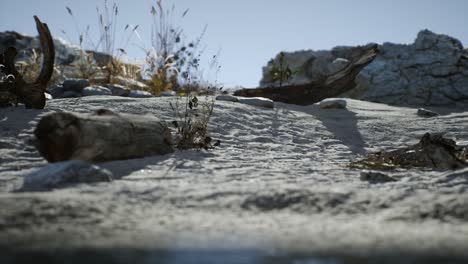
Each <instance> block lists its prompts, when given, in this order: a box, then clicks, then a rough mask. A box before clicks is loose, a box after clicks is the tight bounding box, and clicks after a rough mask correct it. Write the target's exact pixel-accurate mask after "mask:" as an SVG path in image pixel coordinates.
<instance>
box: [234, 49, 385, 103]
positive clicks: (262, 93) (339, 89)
mask: <svg viewBox="0 0 468 264" xmlns="http://www.w3.org/2000/svg"><path fill="white" fill-rule="evenodd" d="M377 47H378V46H377V44H375V45H367V46H365V47H357V48H355V50H354V51H353V52H352V54H351V56H350V61H351V62H350V63H349V65H348V66H347V67H345V68H344V69H343V70H341V71H339V72H337V73H335V74H333V75H330V76H328V77H326V78H323V80H322V81H317V82H312V83H307V84H300V85H286V86H281V87H266V88H253V89H242V90H238V91H236V92H235V93H234V95H236V96H244V97H265V98H270V99H271V100H273V101H278V102H283V103H289V104H297V105H309V104H313V103H316V102H320V101H322V100H323V99H326V98H330V97H336V96H338V95H340V94H342V93H344V92H347V91H349V90H351V89H353V88H354V87H356V83H355V82H354V79H355V78H356V76H357V75H358V74H359V72H360V71H361V70H362V68H364V67H365V66H367V65H368V64H369V63H371V62H372V61H373V60H374V59H375V57H376V56H377V54H378V48H377Z"/></svg>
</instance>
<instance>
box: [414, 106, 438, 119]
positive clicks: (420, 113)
mask: <svg viewBox="0 0 468 264" xmlns="http://www.w3.org/2000/svg"><path fill="white" fill-rule="evenodd" d="M417 114H418V116H420V117H433V116H438V115H439V114H438V113H436V112H433V111H431V110H427V109H424V108H419V109H418V112H417Z"/></svg>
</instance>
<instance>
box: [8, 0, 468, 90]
mask: <svg viewBox="0 0 468 264" xmlns="http://www.w3.org/2000/svg"><path fill="white" fill-rule="evenodd" d="M0 1H1V6H0V31H5V30H15V31H18V32H21V33H25V34H31V35H35V34H37V33H36V29H35V25H34V20H33V17H32V16H33V15H37V16H39V18H40V19H41V20H42V21H44V22H46V23H47V24H48V25H49V28H50V29H51V32H52V34H53V36H56V37H62V38H64V39H71V40H72V41H73V42H74V43H75V44H77V43H78V33H77V30H76V27H75V23H74V22H73V19H71V18H70V17H69V16H68V14H67V12H66V9H65V7H66V6H69V7H70V8H71V9H72V10H73V12H74V15H75V17H76V20H77V22H78V24H79V27H80V30H84V29H85V28H86V26H87V25H90V26H91V30H93V29H94V30H95V31H94V32H97V30H98V17H97V13H96V6H101V7H102V5H103V4H102V3H103V1H101V0H15V1H12V0H0ZM109 2H110V3H113V2H114V1H112V0H109ZM115 2H116V3H117V5H118V6H119V14H118V18H117V19H118V20H117V28H118V29H121V30H122V31H123V28H124V27H125V25H126V24H132V25H139V28H138V32H139V34H140V36H141V38H142V40H143V43H141V41H140V40H138V39H136V38H133V39H132V41H131V42H130V43H129V45H128V46H126V47H124V48H125V49H126V50H127V52H128V54H129V57H131V58H135V59H142V58H143V56H144V53H143V52H142V51H141V49H140V48H139V47H138V46H141V45H142V44H143V45H145V46H146V47H148V46H149V45H150V30H151V23H152V17H151V14H150V10H151V5H152V4H155V2H156V0H134V1H130V0H116V1H115ZM163 4H164V5H165V6H167V7H170V6H172V5H173V4H175V8H176V9H175V11H176V19H175V21H176V22H177V23H180V26H182V28H183V29H184V32H185V35H186V36H187V37H188V39H195V38H197V37H198V36H199V35H200V33H201V32H202V30H203V28H204V26H205V25H207V26H208V27H207V31H206V34H205V36H204V38H203V40H202V43H203V45H204V46H206V50H205V53H204V54H205V56H204V60H203V61H202V65H201V66H202V67H204V68H205V69H206V71H207V72H208V71H209V69H208V68H209V67H208V64H209V62H208V58H210V57H211V56H213V55H214V54H216V53H217V51H218V50H221V54H220V65H221V71H220V72H219V74H218V76H217V81H218V82H220V83H223V84H224V86H225V87H233V86H236V85H241V86H244V87H256V86H257V85H258V83H259V81H260V79H261V74H262V67H263V66H264V65H265V64H266V63H267V62H268V61H269V60H270V59H271V58H273V57H274V56H275V55H276V54H277V53H279V52H280V51H296V50H303V49H314V50H318V49H330V48H332V47H334V46H341V45H362V44H366V43H369V42H376V43H383V42H394V43H412V42H413V41H414V39H415V38H416V35H417V33H418V32H419V31H420V30H422V29H429V30H432V31H434V32H436V33H443V34H447V35H450V36H453V37H456V38H458V39H460V40H461V41H462V43H463V44H464V45H465V46H467V45H468V15H467V14H468V1H466V0H392V1H389V0H353V1H349V0H288V1H281V0H237V1H228V0H196V1H195V0H163ZM187 8H188V9H189V12H188V13H187V15H186V16H185V17H184V19H179V17H180V15H181V14H182V13H183V12H184V11H185V10H186V9H187ZM62 30H65V31H66V32H67V35H64V34H63V33H62V32H61V31H62ZM117 35H119V33H117ZM94 38H97V37H96V36H94ZM116 39H117V40H116V46H119V45H123V43H124V42H121V41H120V40H121V37H120V36H117V38H116ZM207 76H208V78H214V76H213V73H211V74H208V75H207Z"/></svg>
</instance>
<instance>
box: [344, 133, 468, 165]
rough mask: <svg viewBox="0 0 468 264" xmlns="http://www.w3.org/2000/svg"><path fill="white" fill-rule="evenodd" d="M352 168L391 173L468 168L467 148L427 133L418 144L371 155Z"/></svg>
mask: <svg viewBox="0 0 468 264" xmlns="http://www.w3.org/2000/svg"><path fill="white" fill-rule="evenodd" d="M351 167H355V168H360V169H373V170H375V169H377V170H389V169H396V168H413V167H425V168H431V169H436V170H455V169H460V168H466V167H468V147H467V146H459V145H457V144H456V142H455V141H453V140H452V139H448V138H444V137H443V136H442V135H441V134H430V133H426V134H425V135H424V136H423V137H422V138H421V140H420V141H419V143H417V144H415V145H413V146H409V147H404V148H400V149H397V150H393V151H388V152H385V151H382V152H378V153H375V154H370V155H368V156H367V157H366V158H364V159H363V160H360V161H356V162H353V163H352V164H351Z"/></svg>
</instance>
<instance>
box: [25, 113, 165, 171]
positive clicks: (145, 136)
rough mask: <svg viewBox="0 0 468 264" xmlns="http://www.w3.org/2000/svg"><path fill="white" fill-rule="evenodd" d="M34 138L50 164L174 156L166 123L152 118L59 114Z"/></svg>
mask: <svg viewBox="0 0 468 264" xmlns="http://www.w3.org/2000/svg"><path fill="white" fill-rule="evenodd" d="M34 135H35V136H36V140H37V144H36V147H37V149H38V150H39V152H40V153H41V155H42V156H43V157H45V158H46V159H47V161H49V162H57V161H64V160H72V159H73V160H86V161H107V160H121V159H130V158H138V157H145V156H151V155H162V154H167V153H171V152H173V151H174V150H173V144H172V139H171V133H170V130H169V128H168V126H167V125H166V123H165V122H164V121H161V120H160V119H158V118H156V117H154V116H150V115H130V114H117V113H114V112H112V111H110V110H105V109H101V110H98V111H96V112H95V113H93V114H77V113H67V112H56V113H52V114H49V115H46V116H44V117H43V118H42V119H41V120H40V121H39V123H38V125H37V127H36V129H35V131H34Z"/></svg>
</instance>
